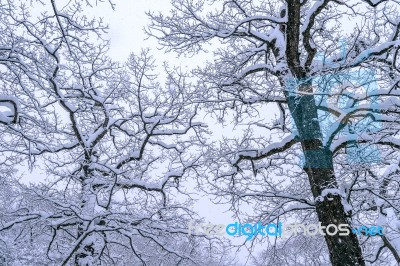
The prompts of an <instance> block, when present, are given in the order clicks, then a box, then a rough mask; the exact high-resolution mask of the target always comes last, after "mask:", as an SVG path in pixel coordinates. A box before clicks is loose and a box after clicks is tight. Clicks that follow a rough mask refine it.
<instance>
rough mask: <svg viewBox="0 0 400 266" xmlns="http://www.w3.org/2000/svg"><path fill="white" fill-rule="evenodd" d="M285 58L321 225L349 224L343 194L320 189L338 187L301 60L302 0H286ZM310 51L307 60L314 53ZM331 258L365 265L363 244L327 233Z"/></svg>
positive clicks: (341, 265) (341, 264)
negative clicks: (322, 196) (334, 193)
mask: <svg viewBox="0 0 400 266" xmlns="http://www.w3.org/2000/svg"><path fill="white" fill-rule="evenodd" d="M287 18H288V21H287V27H286V29H285V32H284V34H285V36H286V60H287V64H288V67H289V69H290V72H291V74H292V77H294V79H293V80H285V83H286V86H287V89H288V91H289V92H288V93H287V94H286V97H287V100H288V105H289V110H290V112H291V115H292V117H293V119H294V123H295V125H296V127H297V130H298V136H299V139H300V141H301V145H302V148H303V152H304V170H305V171H306V173H307V175H308V178H309V182H310V186H311V190H312V193H313V196H314V198H315V199H316V211H317V215H318V219H319V221H320V222H321V224H322V226H327V225H329V224H334V225H336V226H338V225H339V224H349V225H350V219H349V218H350V217H349V215H348V214H347V213H346V212H345V210H344V207H343V204H342V202H341V196H340V195H337V194H336V195H333V194H328V195H326V197H325V198H323V199H322V200H319V199H320V196H321V192H322V191H323V190H324V189H327V188H333V189H337V183H336V178H335V174H334V170H333V163H332V161H333V155H332V153H331V151H330V150H329V148H327V147H324V146H323V143H322V139H323V136H322V133H321V128H320V124H319V120H318V113H317V107H316V104H315V99H314V95H313V88H312V86H311V85H312V80H311V79H308V77H307V71H306V69H305V68H304V67H302V65H301V62H300V51H299V47H300V40H301V39H300V35H301V34H302V32H301V31H300V26H301V21H300V18H301V3H300V1H299V0H287ZM315 52H316V51H315V50H312V51H308V55H307V56H308V57H309V58H307V61H309V60H310V59H311V60H312V57H313V56H314V55H315ZM328 198H329V199H328ZM325 240H326V243H327V245H328V249H329V255H330V260H331V263H332V265H333V266H355V265H361V266H364V265H365V262H364V259H363V257H362V253H361V248H360V245H359V243H358V239H357V237H356V235H355V234H353V233H350V234H349V235H348V236H339V234H336V235H332V236H331V235H328V234H326V235H325Z"/></svg>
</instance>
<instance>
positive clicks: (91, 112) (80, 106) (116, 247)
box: [0, 1, 231, 265]
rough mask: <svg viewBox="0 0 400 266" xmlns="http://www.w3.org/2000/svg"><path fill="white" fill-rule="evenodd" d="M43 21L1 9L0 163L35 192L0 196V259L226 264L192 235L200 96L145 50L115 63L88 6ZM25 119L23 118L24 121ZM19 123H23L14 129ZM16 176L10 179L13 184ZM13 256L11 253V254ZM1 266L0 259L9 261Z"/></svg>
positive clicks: (211, 242)
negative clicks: (31, 176)
mask: <svg viewBox="0 0 400 266" xmlns="http://www.w3.org/2000/svg"><path fill="white" fill-rule="evenodd" d="M31 4H35V5H37V6H35V8H38V9H40V8H42V9H43V10H42V11H43V12H41V13H40V14H39V15H32V14H30V12H29V9H30V6H29V5H26V4H24V3H23V2H21V3H16V2H15V1H8V2H4V3H2V5H1V7H0V11H1V21H2V26H3V25H7V30H4V31H2V32H1V34H2V42H3V43H2V47H4V48H1V49H2V51H1V53H2V58H1V59H0V61H1V64H2V66H3V67H2V68H1V73H0V75H1V83H0V84H1V94H2V95H6V96H4V97H3V96H1V98H0V104H2V103H3V102H4V103H7V104H8V106H7V107H9V106H10V105H12V106H11V108H10V107H9V109H10V110H8V111H3V110H1V111H2V112H4V114H2V116H0V121H1V124H2V125H1V134H0V138H1V141H0V154H1V158H2V161H1V165H2V166H3V167H5V169H8V170H11V169H12V167H14V168H18V167H15V166H19V165H23V163H27V164H28V165H29V167H30V169H31V170H35V171H36V173H37V172H38V171H39V173H41V174H45V175H46V178H43V180H41V181H40V182H37V183H36V184H26V183H24V182H19V181H18V180H17V179H16V178H17V177H18V175H17V173H12V172H11V173H10V172H8V173H7V174H5V175H4V176H3V175H2V176H1V177H2V179H3V180H4V182H3V184H4V186H2V188H1V190H0V202H1V207H0V232H1V238H0V241H1V242H2V245H1V246H2V249H0V259H2V261H3V262H4V261H5V263H13V264H15V265H17V264H18V265H127V264H132V265H140V264H141V265H200V264H203V263H207V264H210V265H224V264H225V263H226V264H227V265H228V264H230V263H231V262H230V261H229V260H228V261H226V262H222V263H218V260H217V259H219V258H218V257H219V256H222V255H223V254H224V250H223V249H222V248H223V246H221V245H220V244H221V243H220V242H221V241H219V240H218V239H216V238H213V237H205V236H204V235H196V234H192V235H191V236H189V235H188V231H187V222H188V220H192V219H195V218H196V214H195V213H194V212H193V211H192V210H191V209H190V204H191V202H192V199H191V197H190V194H188V193H186V192H185V186H184V182H185V179H186V178H187V177H188V175H189V173H190V172H191V171H192V170H194V169H195V168H196V167H197V163H198V162H197V161H198V158H197V157H196V156H194V155H193V154H191V153H187V152H186V150H191V149H196V147H197V146H198V145H199V144H200V143H201V142H200V141H199V136H201V135H202V134H203V133H204V131H205V128H204V125H203V124H202V123H199V122H196V121H195V120H194V117H195V115H196V106H195V105H192V104H191V98H193V94H195V93H196V92H195V91H194V90H191V89H189V88H188V87H187V84H186V82H185V75H184V74H183V73H176V72H175V71H172V70H171V69H169V68H168V67H167V66H165V68H164V69H165V71H166V73H167V81H166V82H165V84H160V83H159V82H158V81H157V79H156V76H157V75H156V72H155V62H154V59H153V58H152V57H151V56H150V54H149V52H148V51H147V50H144V51H143V52H142V53H141V54H140V55H131V56H130V58H129V60H128V62H127V63H126V64H123V65H121V64H119V63H116V62H113V61H112V60H111V59H110V58H108V56H107V50H108V48H109V43H108V41H106V40H103V36H102V32H103V31H105V30H106V29H107V28H106V27H105V26H104V25H103V24H102V23H101V21H100V20H97V19H90V18H88V17H87V16H85V14H84V13H83V11H82V10H84V8H85V4H83V3H82V2H81V1H70V2H69V3H68V4H67V5H66V6H63V7H62V8H60V7H59V6H57V5H56V3H55V1H50V2H49V4H43V5H41V4H40V2H34V3H31ZM17 117H18V120H17ZM11 122H14V123H11ZM11 174H12V175H13V176H11ZM3 247H4V249H3ZM0 261H1V260H0Z"/></svg>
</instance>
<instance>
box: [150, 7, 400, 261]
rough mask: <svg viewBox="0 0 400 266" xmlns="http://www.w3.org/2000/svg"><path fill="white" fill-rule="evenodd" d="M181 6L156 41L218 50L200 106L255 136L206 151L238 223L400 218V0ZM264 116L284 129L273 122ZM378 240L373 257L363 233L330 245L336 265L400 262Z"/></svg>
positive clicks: (180, 48)
mask: <svg viewBox="0 0 400 266" xmlns="http://www.w3.org/2000/svg"><path fill="white" fill-rule="evenodd" d="M172 4H173V6H174V9H173V10H172V11H171V15H170V16H166V15H163V14H155V13H149V16H150V18H151V19H152V23H151V24H150V25H149V28H148V34H149V35H150V36H153V37H155V38H157V39H158V40H159V42H160V43H161V44H162V45H163V46H164V47H165V48H166V49H167V50H168V51H177V52H179V53H187V54H196V53H201V52H204V51H205V50H206V47H207V46H206V45H207V44H211V42H213V44H214V43H215V42H214V40H219V41H220V44H221V46H219V47H218V48H217V49H215V50H214V62H212V63H211V62H209V63H207V66H206V67H203V68H198V69H196V70H195V72H194V73H195V74H196V75H197V76H198V77H200V78H201V81H200V82H199V85H198V86H202V87H203V88H204V92H203V95H205V97H204V98H202V99H200V100H201V101H203V102H204V104H205V105H206V106H208V107H210V109H211V110H213V111H214V112H215V113H216V114H217V115H219V117H220V119H221V121H226V119H227V118H228V117H229V116H230V115H234V119H232V120H231V121H228V123H229V122H231V123H235V125H237V126H240V125H243V124H245V125H246V126H247V130H246V131H245V134H244V136H243V137H242V138H231V139H228V138H227V139H226V141H225V142H224V143H222V144H221V146H220V149H219V150H217V149H216V150H214V151H213V152H212V151H211V150H210V151H208V153H207V155H208V157H209V158H210V160H212V161H213V162H216V164H215V168H214V169H211V171H212V175H211V177H210V180H211V181H210V186H211V187H212V189H213V190H214V193H216V194H217V195H219V196H222V197H228V196H229V197H230V198H231V202H232V203H233V205H232V209H233V210H234V211H237V212H238V213H239V209H240V208H242V209H244V210H243V212H246V213H248V212H247V211H246V210H247V209H245V207H243V205H244V206H249V205H250V206H252V207H253V208H254V210H255V211H254V212H255V214H254V215H253V216H251V217H249V216H247V218H248V220H252V221H257V220H261V221H263V222H276V221H278V220H279V219H285V217H286V218H287V217H289V216H290V217H291V218H292V219H293V217H296V218H298V219H299V220H302V221H307V220H308V221H312V220H313V219H314V221H319V222H321V223H322V225H324V226H326V225H329V224H335V225H338V224H350V225H351V226H353V225H356V224H357V223H361V224H362V223H363V222H379V223H381V222H382V221H383V220H387V221H389V220H390V222H393V221H397V220H398V218H399V216H398V215H399V212H398V208H397V206H398V204H397V202H396V197H398V192H397V182H398V176H397V173H398V170H397V169H398V163H399V161H398V159H397V158H398V148H399V141H398V139H397V138H396V136H398V132H399V131H398V125H397V122H396V121H398V113H399V109H398V106H399V105H398V95H399V80H400V79H399V65H398V60H399V53H398V51H399V46H400V40H399V33H400V22H399V20H398V12H399V2H398V1H384V0H383V1H379V0H378V1H369V0H354V1H341V0H332V1H331V0H322V1H308V0H303V1H300V0H286V1H279V0H276V1H245V0H221V1H188V0H177V1H172ZM207 4H208V5H207ZM207 6H209V8H208V7H207ZM371 71H372V74H371ZM371 77H373V78H372V79H371ZM374 82H375V84H377V86H378V88H376V87H375V88H373V83H374ZM216 102H217V104H212V103H216ZM266 106H267V107H268V108H270V110H274V112H275V113H278V114H279V116H278V118H277V119H272V121H271V120H270V121H268V118H270V117H268V115H266V114H265V113H263V112H266V110H267V109H266ZM271 106H274V107H276V108H273V109H272V107H271ZM232 110H233V111H232ZM232 112H234V114H232ZM270 112H271V111H270ZM354 152H356V153H354ZM357 153H358V155H355V156H354V155H353V156H352V155H351V154H357ZM377 154H378V155H377ZM378 157H379V160H377V158H378ZM299 158H302V159H301V161H302V162H301V163H300V167H298V166H299V163H298V162H299V160H300V159H299ZM218 159H219V160H218ZM388 164H389V165H392V166H391V167H392V168H391V169H396V170H395V171H394V172H395V173H396V174H394V175H391V177H390V178H389V179H386V177H385V175H382V173H380V169H382V167H385V168H386V167H387V165H388ZM393 166H395V167H393ZM299 168H300V169H299ZM388 172H390V173H392V172H393V171H391V170H390V169H388ZM376 184H378V186H377V185H376ZM389 187H390V188H389ZM389 191H390V192H389ZM386 193H390V195H388V194H386ZM310 194H311V195H310ZM365 204H367V205H369V208H368V209H366V208H365V206H364V207H363V205H365ZM389 209H390V210H391V211H390V213H392V214H391V215H389V212H388V210H389ZM379 210H380V211H379ZM389 216H390V217H391V218H390V219H389V218H388V217H389ZM377 217H381V218H379V219H378V218H377ZM385 223H386V222H385ZM385 223H384V224H385ZM386 225H387V223H386ZM392 227H393V226H392ZM396 230H397V232H398V228H395V230H393V232H392V233H393V234H394V235H396V236H398V233H397V232H396ZM392 233H390V234H392ZM362 237H363V236H361V238H362ZM389 238H390V237H389ZM368 239H369V238H368ZM376 239H377V238H375V239H374V240H373V241H372V240H371V241H372V242H373V244H372V247H373V248H371V249H370V248H365V249H364V250H365V252H366V253H365V254H364V256H363V254H362V250H361V246H360V241H359V239H358V238H357V237H356V235H355V234H350V235H348V236H339V235H332V236H331V235H325V241H326V244H327V247H328V250H329V256H330V261H331V263H332V265H341V266H343V265H365V261H366V260H367V261H369V262H377V261H380V260H382V261H380V263H393V260H392V261H391V262H390V260H389V262H388V260H387V256H389V257H390V258H391V259H393V258H394V259H396V260H397V261H399V260H398V258H399V256H398V252H399V251H398V250H399V249H396V244H395V243H393V242H395V239H396V237H392V238H391V239H390V240H389V241H386V240H387V239H386V240H385V237H383V238H382V239H381V240H379V241H377V240H376ZM378 239H379V237H378ZM391 241H392V243H391ZM365 243H369V242H368V241H367V242H365ZM364 245H368V244H364ZM385 247H387V249H386V250H387V251H388V253H386V255H382V254H383V253H382V250H383V249H385ZM396 250H397V251H396ZM387 254H388V255H387ZM380 265H383V264H380Z"/></svg>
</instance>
